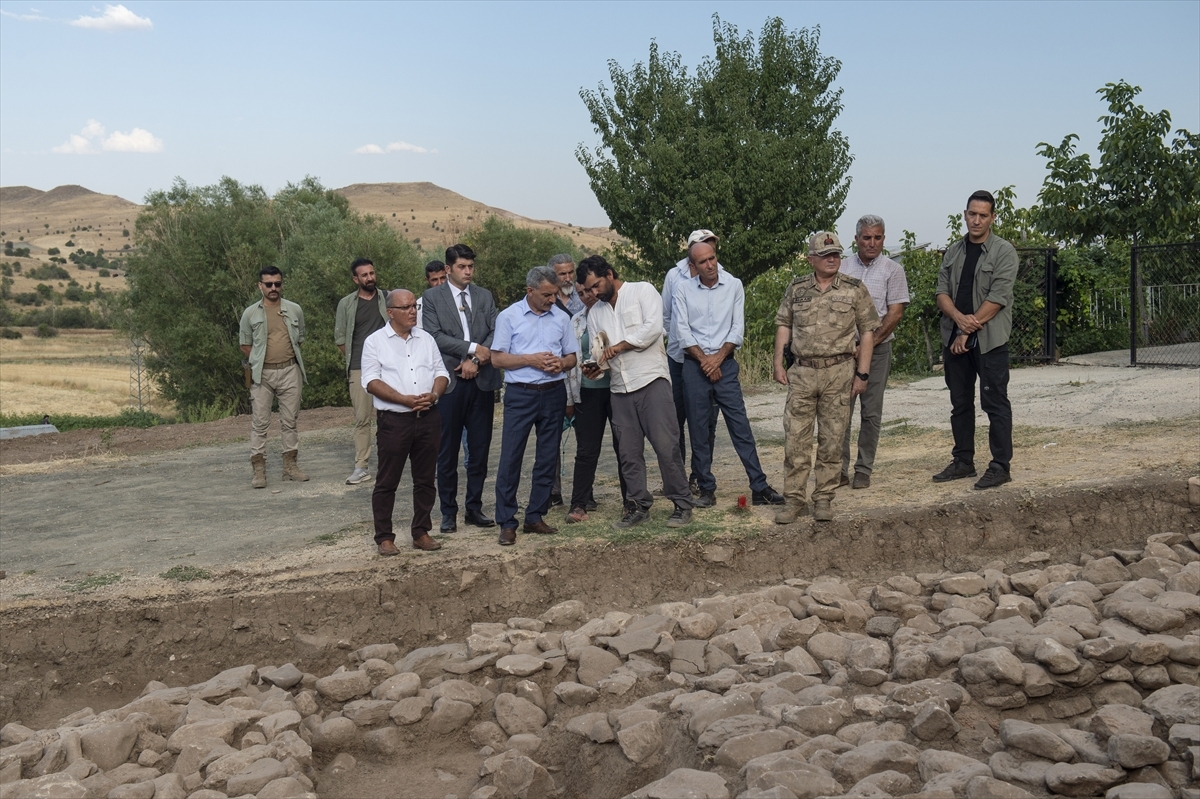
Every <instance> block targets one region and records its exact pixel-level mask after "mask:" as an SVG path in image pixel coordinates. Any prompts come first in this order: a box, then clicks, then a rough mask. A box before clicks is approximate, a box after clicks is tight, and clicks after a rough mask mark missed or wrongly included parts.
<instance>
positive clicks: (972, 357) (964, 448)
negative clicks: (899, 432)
mask: <svg viewBox="0 0 1200 799" xmlns="http://www.w3.org/2000/svg"><path fill="white" fill-rule="evenodd" d="M942 363H943V364H944V372H945V376H946V387H947V388H948V389H950V429H951V431H953V433H954V453H953V454H954V460H956V461H962V462H963V463H970V464H972V465H973V464H974V463H975V378H976V377H978V378H979V407H980V409H981V410H982V411H983V412H984V413H986V414H987V416H988V446H989V447H990V448H991V451H992V461H991V464H990V465H992V466H999V467H1000V468H1001V469H1003V470H1004V471H1005V472H1007V471H1009V467H1010V465H1011V463H1012V453H1013V443H1012V427H1013V421H1012V405H1011V403H1009V401H1008V345H1007V344H1005V345H1003V346H1000V347H996V348H995V349H994V350H989V351H988V352H984V353H981V352H980V351H979V348H978V347H975V348H973V349H970V350H968V351H967V352H965V353H963V354H962V355H955V354H953V353H952V352H950V348H949V347H943V348H942Z"/></svg>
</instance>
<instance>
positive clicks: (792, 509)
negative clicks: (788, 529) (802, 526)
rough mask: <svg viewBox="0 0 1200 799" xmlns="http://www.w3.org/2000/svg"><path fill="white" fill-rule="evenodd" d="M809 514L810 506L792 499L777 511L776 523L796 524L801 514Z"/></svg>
mask: <svg viewBox="0 0 1200 799" xmlns="http://www.w3.org/2000/svg"><path fill="white" fill-rule="evenodd" d="M807 514H808V506H807V505H805V504H802V503H797V502H795V501H793V500H791V499H789V500H788V501H787V504H786V505H784V506H783V507H782V508H780V509H779V510H778V511H776V512H775V523H776V524H795V523H796V522H798V521H799V520H800V517H801V516H806V515H807Z"/></svg>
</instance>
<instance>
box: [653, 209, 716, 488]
mask: <svg viewBox="0 0 1200 799" xmlns="http://www.w3.org/2000/svg"><path fill="white" fill-rule="evenodd" d="M718 241H720V239H719V238H718V237H717V234H716V233H713V232H712V231H711V230H705V229H703V228H701V229H700V230H693V231H692V233H691V235H689V236H688V240H687V246H688V247H689V248H690V247H691V246H692V245H693V244H701V243H703V244H707V245H709V246H711V247H713V249H714V250H715V249H716V246H717V242H718ZM717 272H718V274H720V275H722V276H724V275H725V268H724V267H723V266H721V264H719V263H718V264H717ZM695 277H696V269H695V267H694V266H692V263H691V260H690V259H689V258H688V257H687V256H686V255H685V256H684V257H683V259H682V260H681V261H680V262H679V263H677V264H675V266H673V267H671V268H670V269H668V270H667V275H666V277H664V278H663V289H662V303H663V332H665V333H666V334H667V369H668V371H669V372H670V375H671V398H672V399H673V400H674V401H675V418H676V419H677V420H678V421H679V454H680V455H681V456H682V457H683V459H684V460H687V438H688V437H687V434H686V433H685V432H684V425H685V423H687V418H688V416H687V403H686V402H684V397H683V358H684V354H683V347H682V346H681V345H680V343H679V341H678V340H677V339H676V338H675V336H674V334H673V332H672V327H673V326H674V323H673V322H672V319H671V313H672V310H673V306H674V302H675V287H676V286H677V285H678V284H679V282H680V281H682V280H690V279H693V278H695ZM711 411H712V412H711V413H710V414H709V425H708V448H709V450H710V451H711V450H712V448H713V447H714V446H715V445H716V439H717V411H718V408H717V405H716V403H715V402H714V403H713V406H712V409H711ZM699 467H700V464H699V461H698V460H697V459H696V451H695V449H693V450H692V461H691V474H690V475H689V476H688V483H689V485H690V486H691V490H692V493H693V494H698V493H699V491H700V483H699V478H700V468H699Z"/></svg>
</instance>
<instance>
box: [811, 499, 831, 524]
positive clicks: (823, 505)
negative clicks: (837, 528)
mask: <svg viewBox="0 0 1200 799" xmlns="http://www.w3.org/2000/svg"><path fill="white" fill-rule="evenodd" d="M813 518H814V519H816V520H817V521H819V522H831V521H833V508H832V507H831V506H830V504H829V500H827V499H818V500H816V501H815V502H813Z"/></svg>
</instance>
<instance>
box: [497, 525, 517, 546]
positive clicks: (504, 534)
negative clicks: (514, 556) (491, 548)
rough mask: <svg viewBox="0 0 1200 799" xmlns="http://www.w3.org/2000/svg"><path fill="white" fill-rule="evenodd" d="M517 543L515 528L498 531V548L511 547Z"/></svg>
mask: <svg viewBox="0 0 1200 799" xmlns="http://www.w3.org/2000/svg"><path fill="white" fill-rule="evenodd" d="M515 543H517V528H515V527H505V528H503V529H501V530H500V546H502V547H511V546H512V545H513V544H515Z"/></svg>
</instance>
